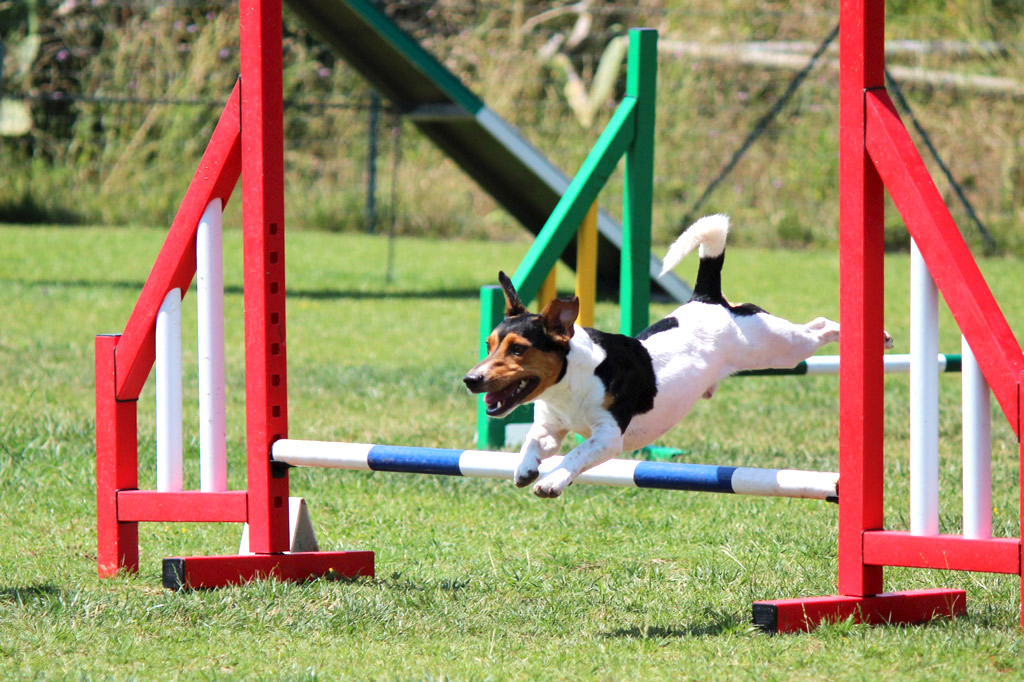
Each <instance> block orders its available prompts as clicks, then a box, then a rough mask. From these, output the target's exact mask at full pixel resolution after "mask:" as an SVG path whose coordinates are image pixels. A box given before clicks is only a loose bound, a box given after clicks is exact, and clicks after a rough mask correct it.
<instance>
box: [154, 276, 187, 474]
mask: <svg viewBox="0 0 1024 682" xmlns="http://www.w3.org/2000/svg"><path fill="white" fill-rule="evenodd" d="M181 451H182V426H181V290H180V289H171V290H170V291H169V292H167V296H165V297H164V301H163V303H162V304H161V305H160V310H159V312H157V315H156V489H157V490H159V491H160V492H178V491H180V490H181V489H182V485H183V475H182V457H181Z"/></svg>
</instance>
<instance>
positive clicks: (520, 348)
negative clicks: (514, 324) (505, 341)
mask: <svg viewBox="0 0 1024 682" xmlns="http://www.w3.org/2000/svg"><path fill="white" fill-rule="evenodd" d="M526 350H527V347H526V346H524V345H523V344H521V343H512V344H509V347H508V352H509V354H510V355H523V354H524V353H526Z"/></svg>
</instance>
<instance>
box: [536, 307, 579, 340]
mask: <svg viewBox="0 0 1024 682" xmlns="http://www.w3.org/2000/svg"><path fill="white" fill-rule="evenodd" d="M579 314H580V299H579V297H578V296H573V297H572V298H556V299H555V300H553V301H551V303H548V304H547V305H546V306H544V310H542V311H541V313H540V316H541V317H542V318H544V327H545V328H546V329H547V330H548V331H549V332H551V334H552V335H553V336H555V337H556V338H557V337H561V338H564V339H565V340H566V341H568V340H569V339H571V338H572V335H573V332H574V331H575V329H574V328H573V323H574V322H575V321H576V318H577V317H579Z"/></svg>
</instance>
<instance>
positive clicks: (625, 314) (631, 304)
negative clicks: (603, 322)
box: [619, 28, 658, 336]
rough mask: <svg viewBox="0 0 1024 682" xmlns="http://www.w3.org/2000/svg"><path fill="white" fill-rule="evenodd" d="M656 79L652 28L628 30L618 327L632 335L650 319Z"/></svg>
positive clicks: (656, 70) (656, 71)
mask: <svg viewBox="0 0 1024 682" xmlns="http://www.w3.org/2000/svg"><path fill="white" fill-rule="evenodd" d="M657 80H658V32H657V31H655V30H654V29H649V28H643V29H633V30H631V31H630V32H629V66H628V71H627V74H626V97H635V98H636V100H637V106H636V116H635V118H634V120H635V121H636V132H635V133H634V135H633V144H631V145H630V147H629V149H628V150H627V151H626V177H625V196H624V197H623V206H622V214H623V216H622V218H623V220H622V268H621V279H620V285H619V310H620V323H619V331H621V332H622V333H623V334H629V335H630V336H635V335H636V334H639V333H640V332H641V331H643V330H644V329H645V328H646V327H647V325H648V321H649V319H650V317H649V308H650V302H651V288H650V269H651V256H650V254H651V205H652V204H653V201H654V195H653V192H654V103H655V94H656V91H657Z"/></svg>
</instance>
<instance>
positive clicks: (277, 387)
mask: <svg viewBox="0 0 1024 682" xmlns="http://www.w3.org/2000/svg"><path fill="white" fill-rule="evenodd" d="M239 14H240V28H241V32H240V33H241V79H240V81H239V83H238V84H236V86H235V89H234V91H233V92H232V93H231V96H230V97H229V99H228V103H227V105H226V106H225V108H224V111H223V113H222V114H221V117H220V120H219V121H218V123H217V127H216V128H215V130H214V132H213V135H212V137H211V139H210V142H209V144H208V145H207V148H206V151H205V153H204V154H203V158H202V160H201V161H200V164H199V168H198V169H197V170H196V173H195V176H194V177H193V179H192V182H191V183H190V185H189V187H188V190H187V191H186V193H185V198H184V200H183V201H182V204H181V208H180V209H179V210H178V214H177V215H176V216H175V219H174V222H173V223H172V225H171V228H170V230H169V231H168V235H167V238H166V240H165V241H164V245H163V247H162V248H161V250H160V254H159V255H158V257H157V260H156V263H155V264H154V266H153V269H152V271H151V273H150V275H149V277H148V278H147V280H146V283H145V285H144V286H143V290H142V293H141V295H140V296H139V300H138V302H137V303H136V306H135V309H134V310H133V312H132V315H131V317H130V318H129V320H128V323H127V326H126V327H125V331H124V333H123V334H121V335H104V336H98V337H97V339H96V501H97V504H96V511H97V543H98V563H99V573H100V575H101V576H104V577H106V576H111V575H114V574H116V573H117V572H118V571H120V570H126V571H132V572H134V571H137V570H138V568H139V536H138V525H139V523H142V522H150V521H162V522H182V523H187V522H211V521H213V522H236V523H240V522H247V523H248V524H249V548H250V550H251V551H252V552H253V554H247V555H240V556H236V555H225V556H208V557H174V558H169V559H165V560H164V564H163V581H164V584H165V585H166V586H167V587H171V588H173V589H177V588H180V587H218V586H222V585H228V584H235V583H240V582H245V581H248V580H252V579H255V578H260V577H275V578H279V579H282V580H305V579H308V578H311V577H315V576H321V575H327V574H330V575H332V576H335V577H355V576H361V575H373V570H374V567H373V553H372V552H289V551H288V549H289V546H288V472H287V470H285V469H281V470H277V469H274V468H273V467H272V466H271V462H270V448H271V445H272V444H273V442H274V441H275V440H278V439H280V438H284V437H286V436H287V429H288V402H287V365H286V360H287V355H286V336H285V281H284V225H285V223H284V122H283V111H284V108H283V101H282V77H283V71H282V54H281V37H282V36H281V2H280V0H242V2H241V8H240V13H239ZM240 175H241V178H242V223H243V224H242V232H243V249H244V254H243V267H244V285H245V286H244V293H245V330H246V331H245V354H246V357H245V367H246V396H245V398H246V462H247V465H246V476H247V483H246V485H247V488H246V489H245V490H229V491H225V492H200V491H186V492H158V491H155V490H139V489H138V443H137V439H138V436H137V425H136V402H137V400H138V397H139V393H140V392H141V390H142V387H143V385H144V384H145V382H146V379H147V377H148V376H149V374H150V371H151V370H152V367H153V361H154V357H155V325H156V316H157V311H158V310H159V307H160V303H161V302H162V301H163V299H164V297H165V296H166V295H167V293H168V292H169V291H170V290H172V289H180V290H181V291H183V292H184V291H186V290H187V289H188V287H189V285H190V283H191V281H192V278H193V277H194V276H195V272H196V232H197V229H198V225H199V220H200V217H201V216H202V214H203V211H204V210H205V209H206V207H207V206H208V205H209V203H210V202H211V201H213V200H214V199H220V200H221V202H222V203H223V204H226V203H227V201H228V199H229V198H230V197H231V193H232V190H233V189H234V186H235V184H236V183H237V182H238V179H239V176H240Z"/></svg>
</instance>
